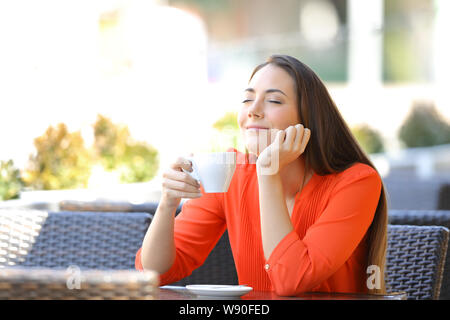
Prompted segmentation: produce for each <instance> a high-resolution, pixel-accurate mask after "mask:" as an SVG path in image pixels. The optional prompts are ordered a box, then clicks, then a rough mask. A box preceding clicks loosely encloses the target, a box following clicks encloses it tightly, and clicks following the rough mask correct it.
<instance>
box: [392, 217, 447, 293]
mask: <svg viewBox="0 0 450 320" xmlns="http://www.w3.org/2000/svg"><path fill="white" fill-rule="evenodd" d="M389 223H390V224H408V225H418V226H433V225H434V226H444V227H446V228H448V229H450V211H444V210H439V211H438V210H389ZM449 251H450V246H448V249H447V255H446V259H445V265H444V275H443V279H442V286H441V295H440V299H445V300H450V252H449Z"/></svg>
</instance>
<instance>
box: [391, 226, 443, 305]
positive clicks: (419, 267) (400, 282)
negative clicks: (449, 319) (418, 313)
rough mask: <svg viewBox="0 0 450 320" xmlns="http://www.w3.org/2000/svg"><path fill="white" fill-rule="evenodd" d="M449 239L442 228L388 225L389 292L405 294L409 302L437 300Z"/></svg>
mask: <svg viewBox="0 0 450 320" xmlns="http://www.w3.org/2000/svg"><path fill="white" fill-rule="evenodd" d="M448 237H449V230H448V229H447V228H445V227H442V226H411V225H388V248H387V256H386V270H385V280H386V289H387V291H388V292H398V291H404V292H406V293H407V298H408V299H438V298H439V294H440V288H441V283H442V275H443V270H444V261H445V256H446V253H447V246H448Z"/></svg>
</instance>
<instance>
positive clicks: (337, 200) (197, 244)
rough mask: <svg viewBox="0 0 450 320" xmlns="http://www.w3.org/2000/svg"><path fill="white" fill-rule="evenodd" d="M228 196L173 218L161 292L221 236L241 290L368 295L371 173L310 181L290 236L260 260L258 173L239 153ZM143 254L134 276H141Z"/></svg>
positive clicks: (376, 194) (374, 186)
mask: <svg viewBox="0 0 450 320" xmlns="http://www.w3.org/2000/svg"><path fill="white" fill-rule="evenodd" d="M237 156H238V164H237V166H236V171H235V174H234V176H233V179H232V182H231V184H230V187H229V190H228V192H227V193H211V194H207V193H206V194H205V193H204V194H203V196H202V197H201V198H198V199H191V200H188V201H186V202H185V203H184V205H183V207H182V211H181V212H180V214H178V215H177V217H176V218H175V235H174V237H175V247H176V257H175V262H174V264H173V265H172V267H171V268H170V269H169V270H168V271H167V272H165V273H164V274H162V275H160V283H161V285H166V284H169V283H172V282H175V281H178V280H180V279H182V278H184V277H186V276H188V275H190V274H191V272H192V271H193V270H194V269H196V268H198V267H199V266H201V265H202V264H203V262H204V261H205V260H206V257H207V256H208V254H209V253H210V251H211V250H212V249H213V248H214V246H215V245H216V243H217V241H218V240H219V239H220V237H221V236H222V234H223V233H224V231H225V230H226V229H228V235H229V239H230V245H231V249H232V252H233V257H234V261H235V264H236V271H237V275H238V279H239V283H240V284H246V285H249V286H251V287H253V288H254V290H258V291H275V293H276V294H278V295H282V296H292V295H296V294H299V293H302V292H313V291H317V292H367V287H366V279H367V276H368V275H367V274H366V267H367V252H368V246H367V241H366V231H367V230H368V228H369V226H370V224H371V222H372V219H373V217H374V214H375V210H376V208H377V205H378V200H379V198H380V192H381V179H380V177H379V175H378V173H377V172H376V171H375V170H374V169H373V168H372V167H370V166H368V165H365V164H362V163H357V164H354V165H353V166H352V167H350V168H348V169H347V170H345V171H343V172H341V173H336V174H329V175H325V176H319V175H317V174H313V176H312V178H311V179H310V180H309V182H308V183H307V184H306V185H305V186H304V188H303V190H302V191H301V193H298V194H297V195H296V198H295V204H294V209H293V211H292V217H291V221H292V224H293V226H294V230H293V231H292V232H290V233H289V234H287V235H286V236H285V237H284V238H283V239H282V240H281V241H280V243H279V244H278V245H277V246H276V247H275V249H274V250H273V251H272V254H271V256H270V257H269V259H268V260H266V259H265V257H264V252H263V248H262V239H261V225H260V215H259V193H258V180H257V175H256V165H255V164H249V163H246V162H245V161H244V160H243V159H244V157H245V155H244V154H242V153H239V152H238V153H237ZM140 253H141V249H139V251H138V252H137V254H136V261H135V266H136V269H138V270H142V269H143V268H142V264H141V255H140Z"/></svg>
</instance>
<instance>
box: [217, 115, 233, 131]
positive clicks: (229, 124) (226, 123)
mask: <svg viewBox="0 0 450 320" xmlns="http://www.w3.org/2000/svg"><path fill="white" fill-rule="evenodd" d="M237 117H238V114H237V112H227V113H225V115H224V116H223V117H222V118H220V119H219V120H217V121H216V122H215V123H214V124H213V128H214V129H217V130H219V131H220V130H225V129H236V130H239V125H238V121H237Z"/></svg>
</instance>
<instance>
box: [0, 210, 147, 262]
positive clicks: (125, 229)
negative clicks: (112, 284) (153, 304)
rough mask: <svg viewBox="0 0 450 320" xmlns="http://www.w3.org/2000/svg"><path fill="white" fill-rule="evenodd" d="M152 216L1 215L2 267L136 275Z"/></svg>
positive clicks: (15, 212)
mask: <svg viewBox="0 0 450 320" xmlns="http://www.w3.org/2000/svg"><path fill="white" fill-rule="evenodd" d="M151 218H152V215H151V214H149V213H139V212H126V213H123V212H46V211H38V210H0V267H14V266H20V267H45V268H61V269H65V268H68V267H69V266H77V267H78V268H80V269H104V270H107V269H115V270H125V269H134V260H135V256H136V252H137V250H138V249H139V248H140V246H141V245H142V240H143V238H144V236H145V232H146V231H147V229H148V226H149V224H150V221H151Z"/></svg>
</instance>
